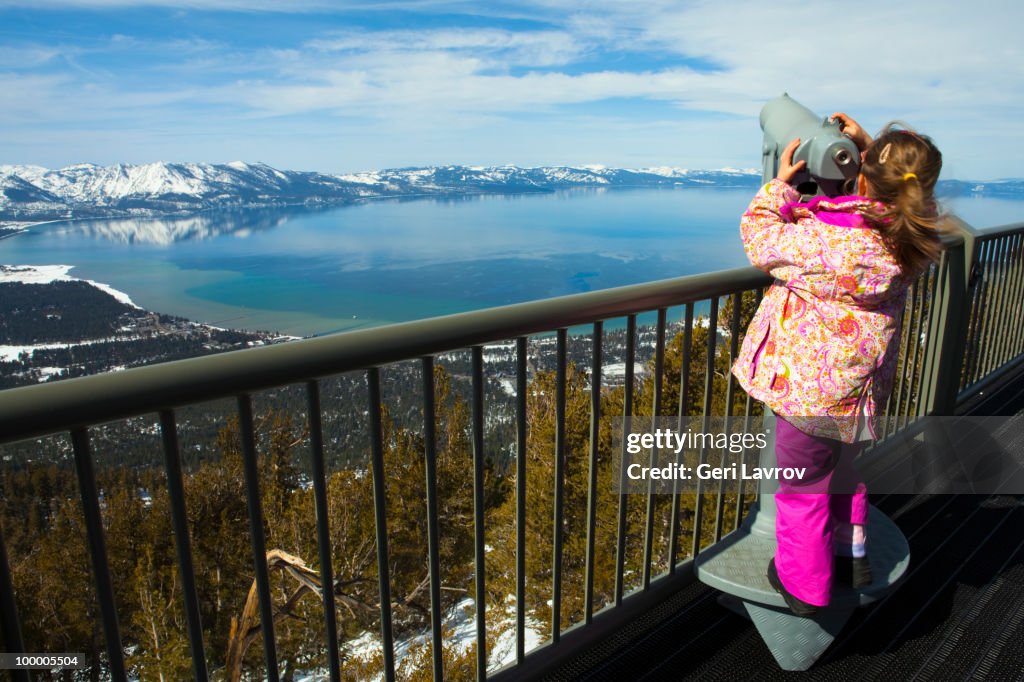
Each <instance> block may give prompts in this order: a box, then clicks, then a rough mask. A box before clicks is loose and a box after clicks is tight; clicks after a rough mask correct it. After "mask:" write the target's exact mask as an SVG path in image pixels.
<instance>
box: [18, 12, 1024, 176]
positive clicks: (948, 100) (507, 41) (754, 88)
mask: <svg viewBox="0 0 1024 682" xmlns="http://www.w3.org/2000/svg"><path fill="white" fill-rule="evenodd" d="M40 5H42V6H44V7H49V8H60V7H72V6H74V7H88V8H94V9H105V8H113V7H126V6H171V5H172V3H171V2H170V1H169V0H168V2H161V1H158V0H153V1H152V2H147V1H144V0H136V1H130V0H123V1H121V0H66V1H65V2H56V1H54V0H44V1H43V2H41V3H35V4H34V6H37V7H38V6H40ZM200 5H201V6H202V8H204V9H221V10H223V9H228V10H239V11H243V10H244V11H264V10H266V11H275V8H280V7H284V6H285V5H282V4H279V3H271V2H269V1H267V2H263V1H262V0H212V1H211V2H199V1H198V0H189V2H186V3H184V4H183V3H181V2H179V1H177V0H175V2H174V3H173V6H175V7H186V8H191V9H199V8H200ZM338 7H339V5H331V6H330V7H328V6H327V4H325V3H321V2H300V3H298V4H295V5H293V4H291V3H289V4H288V5H287V8H288V10H289V11H302V10H318V11H323V12H327V13H332V12H333V13H337V14H342V13H343V12H344V11H351V10H353V9H357V8H358V9H363V10H367V9H381V8H392V9H394V8H398V7H401V8H403V9H406V10H408V11H412V12H421V13H424V14H429V12H431V11H433V10H437V9H438V8H441V9H443V10H446V11H450V12H452V13H454V14H460V13H461V14H465V15H471V14H472V15H480V16H483V15H490V16H504V17H517V18H531V17H532V18H535V19H538V20H539V23H537V24H536V25H538V26H541V28H536V29H532V30H510V29H507V28H495V27H486V26H485V27H475V28H466V27H463V26H459V25H458V24H459V21H458V19H455V20H452V23H453V25H452V26H449V27H443V28H431V29H423V30H414V29H408V30H395V29H393V28H391V29H388V30H370V29H367V28H365V27H364V28H362V29H350V30H332V29H330V28H329V27H328V28H323V29H320V30H318V31H315V32H313V33H310V34H307V35H304V36H301V37H299V38H297V39H296V40H295V42H294V44H290V45H287V46H284V47H282V46H280V45H275V46H273V47H270V46H266V45H263V44H261V43H260V42H259V41H260V40H261V39H260V37H259V36H254V41H253V42H252V43H251V44H249V45H241V46H240V45H237V44H236V45H227V44H222V43H220V42H217V41H216V40H211V39H210V38H208V37H207V38H204V37H187V34H184V35H185V36H186V37H183V38H181V39H179V40H171V39H167V40H164V41H157V42H160V44H159V45H158V44H157V42H155V41H152V40H148V39H146V40H143V39H141V38H139V37H136V36H131V35H115V36H114V37H113V38H109V39H107V40H106V42H104V41H98V42H97V41H93V42H92V43H90V44H89V45H88V47H83V46H81V45H77V46H74V47H63V46H60V47H58V46H49V45H41V44H40V45H25V46H22V48H18V50H19V51H20V50H22V49H23V51H24V55H25V56H26V59H24V60H23V61H22V62H21V63H23V64H25V65H26V66H25V67H24V68H19V67H17V66H14V65H13V64H12V62H13V60H15V59H16V56H17V55H16V54H15V53H13V52H12V51H11V48H2V49H0V69H4V68H5V65H7V68H6V71H7V73H5V74H3V73H0V88H2V90H0V123H2V124H5V125H24V124H25V123H26V122H27V121H30V120H32V119H33V118H36V119H38V120H43V121H47V122H48V123H52V125H54V126H59V125H62V124H63V125H74V124H75V123H78V122H81V121H83V120H84V121H95V122H99V121H103V120H111V121H114V122H116V124H117V125H119V126H122V127H124V126H125V125H128V126H134V127H136V128H138V129H139V130H144V129H145V128H146V127H147V126H149V127H153V128H156V129H163V128H165V127H167V128H169V129H172V130H175V131H180V132H181V133H182V134H187V131H188V130H190V129H191V130H194V131H195V134H197V135H201V131H202V130H205V129H208V128H210V127H211V126H213V127H217V128H218V129H220V127H221V126H223V127H224V128H225V129H226V130H227V133H226V134H228V135H230V134H231V127H232V125H237V126H238V127H239V128H240V129H242V128H246V127H247V126H252V125H256V124H255V123H252V122H253V121H266V120H268V119H269V120H276V121H277V125H279V126H283V127H285V128H288V127H290V126H294V130H295V131H297V132H299V133H301V132H302V131H305V130H311V129H312V128H313V127H315V126H314V124H313V123H312V121H313V120H314V119H315V120H316V125H317V126H324V127H326V128H328V129H329V128H330V126H331V125H333V126H335V128H336V129H343V130H346V131H347V130H348V129H349V126H356V127H361V128H362V129H365V130H370V129H373V130H374V131H375V133H374V134H377V133H380V134H381V138H382V139H384V140H385V141H386V140H387V138H388V137H390V139H391V142H390V144H392V145H393V146H394V147H395V148H396V149H401V148H404V149H405V150H406V152H407V153H408V154H409V156H410V157H412V156H417V152H416V151H415V149H416V146H417V145H423V144H424V142H423V133H424V131H431V132H432V133H433V134H435V135H438V136H440V137H449V136H450V137H451V139H453V140H454V142H453V144H458V140H459V139H465V140H466V141H467V142H466V144H470V142H469V141H470V140H472V144H473V145H474V147H476V148H481V147H483V148H484V149H485V150H486V149H487V148H495V149H497V148H503V147H504V146H506V145H504V141H501V142H499V141H498V140H493V139H492V140H488V139H487V137H486V135H500V132H496V131H500V129H501V125H502V124H504V125H505V126H506V127H509V126H511V127H515V128H516V129H518V130H524V131H525V130H530V131H531V132H532V135H533V136H534V137H535V138H537V139H540V138H543V139H545V140H547V141H548V142H547V144H548V147H542V146H540V145H539V144H534V143H533V142H532V141H531V140H522V141H520V142H519V144H520V145H524V147H523V149H524V150H526V149H532V150H533V151H534V153H535V154H537V155H538V156H540V155H542V154H546V153H547V152H548V150H549V149H550V148H551V139H552V135H548V134H544V133H543V131H544V129H545V128H544V126H545V125H547V126H548V129H549V130H555V129H557V130H559V131H560V134H563V135H568V136H569V137H570V139H568V140H566V141H565V144H559V145H557V146H558V148H559V149H564V148H568V147H567V145H570V144H572V143H573V137H572V136H573V130H574V126H573V125H572V123H569V124H568V125H563V124H564V123H565V122H566V121H573V120H575V121H576V123H577V125H576V126H575V129H580V130H582V129H584V128H585V129H586V130H587V131H589V132H588V134H589V135H590V137H589V138H588V139H587V140H586V142H585V143H586V144H593V142H594V140H600V139H601V137H602V136H604V137H606V138H611V137H613V136H615V135H616V134H625V133H626V132H628V133H629V134H632V135H637V136H639V137H643V138H644V139H647V137H648V136H647V134H646V133H644V132H643V131H651V135H653V134H655V132H656V133H659V134H661V133H664V132H665V131H666V130H673V131H678V133H679V134H682V133H684V132H686V131H694V130H696V128H695V125H696V124H695V123H693V121H691V120H690V119H692V118H693V117H694V115H695V114H697V116H698V118H700V117H706V116H707V115H719V114H721V115H724V121H719V122H715V121H711V122H702V123H701V124H700V126H701V128H700V134H701V135H704V136H712V138H713V136H714V135H716V134H719V135H732V134H734V133H735V132H736V130H738V129H739V128H738V126H737V125H735V117H740V120H741V122H742V126H746V127H750V128H751V135H750V137H756V136H757V135H758V131H757V123H756V116H757V113H758V111H759V110H760V107H761V106H762V105H763V103H764V102H765V101H766V100H767V99H770V98H772V97H774V96H776V95H778V94H779V93H781V92H783V91H789V92H790V93H791V94H792V95H793V96H794V97H796V98H797V99H798V100H800V101H801V102H803V103H804V104H806V105H807V106H809V107H811V108H812V109H814V110H815V111H818V112H819V113H821V114H828V113H831V112H832V111H834V110H844V111H848V112H850V113H852V114H854V115H857V116H858V117H859V118H861V120H862V121H863V122H864V123H865V125H866V126H867V127H869V128H877V127H880V126H881V125H882V124H883V123H884V122H886V121H887V120H889V119H892V118H902V119H906V120H907V121H908V122H909V123H911V124H912V125H916V126H918V127H919V128H921V129H922V130H924V131H925V132H928V133H930V134H932V135H933V136H934V137H936V138H937V139H938V140H939V141H940V142H942V143H943V145H944V147H943V148H944V150H948V151H947V154H946V155H947V158H954V157H956V158H965V159H967V158H969V159H981V158H985V156H984V155H986V154H988V155H992V156H993V157H996V158H1002V155H1001V154H1000V152H1002V151H1003V150H1005V149H1006V148H1008V147H1010V146H1013V145H1017V146H1018V147H1019V146H1021V142H1022V133H1021V132H1020V131H1019V128H1018V127H1017V126H1015V125H1012V126H1008V125H1006V124H1005V122H1006V121H1017V120H1020V119H1021V118H1022V117H1024V95H1022V94H1021V93H1024V69H1021V68H1019V66H1020V64H1022V63H1024V49H1022V47H1021V44H1020V42H1019V41H1018V40H1017V36H1016V35H1015V33H1016V31H1017V27H1019V26H1020V25H1021V23H1022V22H1021V19H1022V10H1021V9H1019V8H1018V5H1016V4H1012V3H1009V2H991V3H983V4H979V3H974V4H971V5H962V4H946V3H921V2H906V3H902V4H899V5H895V6H890V5H889V4H887V3H884V2H881V1H876V0H869V1H868V2H862V3H860V4H858V5H856V7H854V8H852V9H851V8H850V6H848V5H840V4H834V5H825V4H821V5H817V6H815V8H814V10H813V12H812V13H808V11H807V8H806V6H805V5H804V4H803V3H796V2H792V1H790V0H784V1H782V2H775V3H770V4H765V3H755V2H746V1H744V2H693V3H685V4H683V3H679V2H670V1H668V0H648V1H647V2H644V3H642V4H639V3H621V2H617V1H613V0H595V1H593V2H588V3H586V5H585V6H581V5H580V4H579V3H577V2H575V1H573V2H570V1H569V0H537V1H535V2H519V3H515V4H514V5H512V6H509V5H506V4H503V3H501V2H496V3H488V4H486V5H483V4H481V3H469V2H418V3H411V2H410V3H406V2H385V3H369V4H364V5H362V6H356V5H352V4H350V3H346V4H345V5H343V6H341V7H344V10H339V9H338ZM830 8H831V9H830ZM478 18H479V16H478ZM268 21H272V19H270V20H268ZM329 23H330V22H329ZM335 23H337V22H335ZM467 23H470V22H467ZM477 23H481V22H477ZM484 23H486V22H484ZM269 25H270V24H268V26H269ZM268 30H272V29H268ZM158 48H159V49H158ZM102 50H106V51H109V52H113V51H116V50H121V51H122V52H123V53H124V54H125V55H126V56H129V57H130V55H131V54H132V51H133V50H142V51H145V52H146V53H147V54H152V53H154V52H157V51H159V52H160V53H161V54H163V55H165V57H164V58H161V59H157V60H152V61H139V62H138V63H137V64H135V65H132V64H131V62H130V61H129V62H128V65H127V66H122V67H121V69H122V70H121V71H117V70H113V71H110V69H117V68H118V67H117V66H116V65H114V66H110V65H109V62H108V63H107V64H106V65H105V66H104V68H105V69H107V70H104V71H101V72H96V73H92V74H90V73H89V68H90V66H89V64H90V55H91V54H94V53H95V52H98V51H102ZM62 53H63V56H64V57H65V58H64V59H58V56H59V55H61V54H62ZM636 55H647V56H648V57H649V58H648V59H645V60H642V61H641V62H640V63H639V65H634V64H635V62H633V61H632V59H633V57H635V56H636ZM72 64H81V65H82V69H84V70H85V71H83V72H82V73H77V74H76V73H74V72H73V71H72V66H70V65H72ZM62 65H63V66H62ZM708 65H711V66H713V67H714V68H711V69H709V68H707V66H708ZM608 100H618V101H624V102H643V101H648V102H662V103H665V102H667V103H670V104H672V105H674V106H675V110H676V111H678V116H673V115H672V114H671V113H668V112H669V111H670V110H666V109H664V108H662V109H661V112H662V113H661V114H660V115H659V116H655V115H653V114H648V115H646V117H645V118H642V120H631V119H630V118H629V117H628V116H627V115H626V114H621V115H617V116H614V117H613V116H611V115H605V116H597V115H596V114H594V113H591V112H587V110H586V107H585V106H580V105H587V104H592V103H596V102H603V101H608ZM567 107H571V108H567ZM641 108H642V107H637V111H639V110H640V109H641ZM585 112H586V113H585ZM526 114H529V115H531V116H533V117H540V118H542V119H543V118H545V117H546V121H545V120H538V121H532V122H531V123H529V124H523V123H515V120H516V119H517V118H519V117H522V116H523V115H526ZM205 116H216V117H218V118H217V123H216V125H214V124H213V123H211V122H209V121H205V120H203V117H205ZM584 120H586V124H585V125H583V121H584ZM383 131H388V132H389V133H390V135H386V134H384V132H383ZM598 131H600V132H598ZM989 131H991V132H989ZM995 131H999V132H998V133H997V132H995ZM239 134H240V133H239ZM346 134H347V133H346ZM578 144H579V145H582V144H584V140H583V139H582V136H581V137H580V140H579V142H578ZM743 144H747V142H746V140H745V141H744V143H743ZM615 146H616V148H620V149H621V150H622V153H623V154H625V153H626V149H627V145H625V144H623V145H615ZM692 148H693V150H694V154H695V155H700V156H704V155H706V154H705V152H708V153H710V152H711V151H712V150H713V149H718V150H720V151H722V153H729V154H731V153H732V152H731V151H728V152H727V151H723V150H727V149H728V150H732V149H734V147H733V144H732V141H730V140H714V139H699V140H693V142H692ZM698 148H699V149H700V150H702V151H697V150H698ZM460 154H461V150H458V149H457V148H455V147H453V148H452V157H453V158H451V159H447V158H436V159H433V161H434V162H446V161H449V160H455V158H454V157H457V156H459V155H460ZM582 155H583V154H582V152H581V153H580V156H582ZM595 157H601V155H600V154H596V155H595ZM250 158H251V157H250ZM487 160H488V159H481V161H485V162H486V161H487ZM595 160H601V161H604V162H610V163H612V164H614V163H616V161H615V159H614V158H595ZM649 161H650V162H653V163H658V162H663V163H675V162H678V160H677V159H672V158H665V159H660V160H658V159H649ZM684 161H685V160H684ZM410 162H411V160H410ZM723 162H728V163H734V162H735V159H733V158H729V159H727V160H726V159H723ZM1000 164H1001V165H1000V166H999V168H998V169H996V168H994V167H993V168H992V169H991V170H990V173H991V174H995V175H1011V174H1012V175H1024V170H1020V169H1018V167H1017V166H1016V165H1015V164H1016V161H1015V160H1014V161H1011V160H1006V161H1002V162H1000ZM748 165H749V164H748ZM967 169H968V170H965V172H970V173H973V174H974V175H976V176H990V175H989V173H988V172H986V171H985V169H982V168H980V162H979V161H972V162H970V163H969V165H968V166H967ZM1015 169H1016V170H1015Z"/></svg>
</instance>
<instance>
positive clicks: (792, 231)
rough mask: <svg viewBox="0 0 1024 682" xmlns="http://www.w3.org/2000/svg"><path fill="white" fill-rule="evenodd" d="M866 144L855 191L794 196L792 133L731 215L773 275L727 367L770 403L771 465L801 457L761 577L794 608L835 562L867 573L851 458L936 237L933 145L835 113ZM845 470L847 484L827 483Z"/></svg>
mask: <svg viewBox="0 0 1024 682" xmlns="http://www.w3.org/2000/svg"><path fill="white" fill-rule="evenodd" d="M833 118H834V119H837V120H838V121H839V122H840V127H841V130H842V131H843V133H844V134H846V135H847V136H849V137H850V138H851V139H852V140H853V141H854V142H855V143H856V144H857V146H858V147H859V148H860V150H861V158H862V165H861V172H860V176H859V177H858V178H857V191H858V196H841V197H834V198H828V197H815V198H814V199H813V200H811V201H809V202H806V203H800V202H799V195H798V194H797V192H796V190H794V189H793V188H792V187H790V185H789V182H790V180H792V178H793V177H794V175H795V174H796V173H797V172H798V171H799V170H801V168H802V167H803V165H804V162H803V161H800V162H798V163H796V164H794V163H793V153H794V151H795V150H796V148H797V146H798V145H799V143H800V140H793V141H792V142H790V144H789V145H788V146H787V147H786V149H785V151H784V152H783V154H782V158H781V160H780V168H779V171H778V175H777V177H776V179H775V180H772V181H771V182H769V183H768V184H767V185H765V186H764V187H763V188H762V189H761V191H759V192H758V193H757V196H755V197H754V200H753V201H752V202H751V204H750V207H749V208H748V209H747V212H746V213H744V215H743V219H742V221H741V223H740V232H741V235H742V237H743V244H744V248H745V249H746V252H747V256H748V257H749V258H750V261H751V263H753V264H754V265H755V266H756V267H758V268H760V269H762V270H764V271H766V272H768V273H769V274H771V275H772V276H773V277H775V282H774V283H773V284H772V286H771V287H770V288H769V290H768V292H767V293H766V294H765V297H764V299H763V300H762V302H761V306H760V308H759V309H758V311H757V314H756V315H755V316H754V319H753V320H752V321H751V323H750V327H749V329H748V331H747V334H746V337H745V338H744V340H743V347H742V350H741V351H740V354H739V356H738V357H737V360H736V363H735V364H734V366H733V373H734V374H735V375H736V378H737V379H738V380H739V382H740V384H741V385H742V386H743V388H744V389H745V390H746V391H747V393H749V394H750V395H751V396H753V397H754V398H756V399H758V400H760V401H762V402H763V403H764V404H765V405H766V406H767V407H769V408H771V410H772V411H773V412H775V414H776V415H777V417H778V418H777V428H776V434H775V435H776V456H777V458H778V466H780V467H790V466H805V467H808V472H809V474H808V476H807V477H806V478H805V480H804V481H802V482H796V484H792V483H787V482H785V481H781V482H780V485H779V492H778V494H776V496H775V504H776V507H777V510H778V514H777V521H776V538H777V540H778V550H777V552H776V554H775V558H774V559H773V560H772V561H771V563H769V565H768V579H769V582H771V584H772V586H773V587H774V588H775V589H776V590H777V591H778V592H780V593H781V594H782V595H783V597H784V598H785V600H786V603H787V604H788V605H789V607H790V609H791V610H792V611H793V613H795V614H797V615H801V616H810V615H813V614H814V613H815V612H816V610H817V608H818V607H822V606H826V605H828V603H829V595H830V592H831V588H832V582H833V580H832V579H833V561H834V560H833V553H835V554H836V555H837V557H836V559H835V568H836V572H837V573H839V572H843V573H846V574H847V575H846V579H847V581H849V582H851V583H852V584H853V586H854V587H863V586H864V585H867V584H869V583H870V582H871V574H870V564H869V563H868V561H867V558H866V555H865V547H864V543H865V540H866V536H865V524H866V523H867V513H868V504H867V491H866V488H865V487H864V483H863V481H862V480H859V479H858V478H857V476H856V474H855V472H854V470H853V469H852V466H850V461H851V460H852V458H853V456H854V455H855V454H856V453H857V452H858V451H859V445H857V444H858V442H859V441H862V440H864V439H866V438H870V437H871V434H870V433H867V430H866V429H865V426H868V427H869V426H870V418H871V417H872V416H873V415H875V414H876V412H877V411H878V410H879V409H881V408H883V407H884V406H885V403H886V400H887V399H888V396H889V392H890V390H891V388H892V383H893V374H894V372H895V364H896V355H897V351H898V348H897V346H898V341H894V339H897V340H898V338H899V334H898V327H899V318H900V313H901V311H902V310H903V307H904V302H905V300H906V294H907V287H908V286H909V285H910V283H911V282H912V281H913V280H914V279H915V278H916V277H917V275H918V274H920V272H921V271H922V270H923V269H924V268H925V267H927V265H928V263H930V262H931V261H934V260H936V259H937V258H938V256H939V252H940V249H941V245H940V241H939V232H940V228H941V225H942V223H941V218H940V216H939V215H938V211H937V207H936V202H935V196H934V190H935V182H936V180H937V179H938V176H939V170H940V168H941V167H942V155H941V154H940V153H939V150H938V149H936V147H935V145H934V144H932V142H931V140H930V139H928V138H927V137H925V136H923V135H918V134H917V133H914V132H912V131H910V130H903V129H895V128H893V126H892V125H890V126H888V127H886V129H885V130H883V131H882V133H881V134H880V135H879V137H878V138H877V139H876V140H874V141H872V139H871V138H870V136H868V135H867V133H865V132H864V130H863V129H862V128H861V127H860V126H859V125H858V124H857V122H856V121H854V120H853V119H852V118H850V117H849V116H847V115H845V114H843V113H836V114H834V115H833ZM839 479H843V482H842V485H843V486H844V487H843V488H842V489H843V490H844V491H846V492H845V493H844V494H829V492H828V491H829V486H830V485H832V486H833V489H835V484H836V483H839V482H840V481H839Z"/></svg>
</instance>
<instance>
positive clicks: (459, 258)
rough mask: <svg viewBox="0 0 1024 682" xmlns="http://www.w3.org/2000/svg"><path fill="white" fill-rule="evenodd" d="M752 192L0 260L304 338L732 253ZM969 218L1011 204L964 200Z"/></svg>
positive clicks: (309, 214)
mask: <svg viewBox="0 0 1024 682" xmlns="http://www.w3.org/2000/svg"><path fill="white" fill-rule="evenodd" d="M752 194H753V191H752V190H751V191H747V190H712V189H708V190H701V189H685V190H615V191H599V190H589V191H574V192H565V193H557V194H544V195H517V196H477V197H468V198H460V199H449V200H422V199H421V200H415V201H378V202H370V203H365V204H360V205H355V206H345V207H335V208H332V209H329V210H320V211H314V210H303V209H295V208H289V209H279V210H251V211H234V212H217V213H207V214H202V215H199V216H191V217H188V218H178V219H162V220H93V221H73V222H67V223H54V224H48V225H40V226H37V227H34V228H32V229H31V231H30V232H28V233H25V234H22V235H19V236H17V237H14V238H10V239H4V240H0V263H7V264H55V263H63V264H69V265H74V266H75V269H74V270H73V271H72V273H71V274H73V275H75V276H78V277H84V278H88V279H94V280H98V281H102V282H106V283H108V284H110V285H111V286H113V287H114V288H116V289H119V290H121V291H124V292H126V293H127V294H129V295H130V296H131V297H132V299H133V300H134V301H135V302H136V303H137V304H139V305H141V306H143V307H145V308H148V309H151V310H158V311H161V312H166V313H171V314H175V315H181V316H184V317H189V318H191V319H195V320H198V321H202V322H207V323H211V324H217V325H220V326H226V327H238V328H247V329H266V330H276V331H280V332H282V333H289V334H298V335H311V334H323V333H329V332H333V331H340V330H345V329H355V328H360V327H365V326H371V325H378V324H384V323H389V322H398V321H404V320H411V319H419V318H424V317H432V316H436V315H443V314H448V313H454V312H462V311H466V310H473V309H479V308H485V307H490V306H495V305H504V304H507V303H515V302H520V301H527V300H533V299H538V298H545V297H550V296H559V295H564V294H571V293H577V292H582V291H589V290H593V289H601V288H608V287H614V286H621V285H625V284H633V283H637V282H646V281H651V280H656V279H663V278H668V277H675V276H680V275H686V274H694V273H701V272H709V271H713V270H719V269H723V268H730V267H736V266H741V265H745V264H746V258H745V256H744V254H743V250H742V247H741V245H740V242H739V235H738V229H737V228H738V221H739V216H740V214H741V213H742V212H743V210H744V208H745V207H746V205H747V203H748V201H749V200H750V197H751V196H752ZM953 208H954V209H955V210H957V211H958V212H960V213H961V214H962V215H963V216H964V217H965V218H966V219H968V220H969V221H971V222H973V223H974V224H976V225H996V224H1005V223H1009V222H1012V221H1014V220H1021V219H1024V202H1018V201H1005V200H991V199H984V200H982V199H969V200H963V201H961V202H954V203H953Z"/></svg>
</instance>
